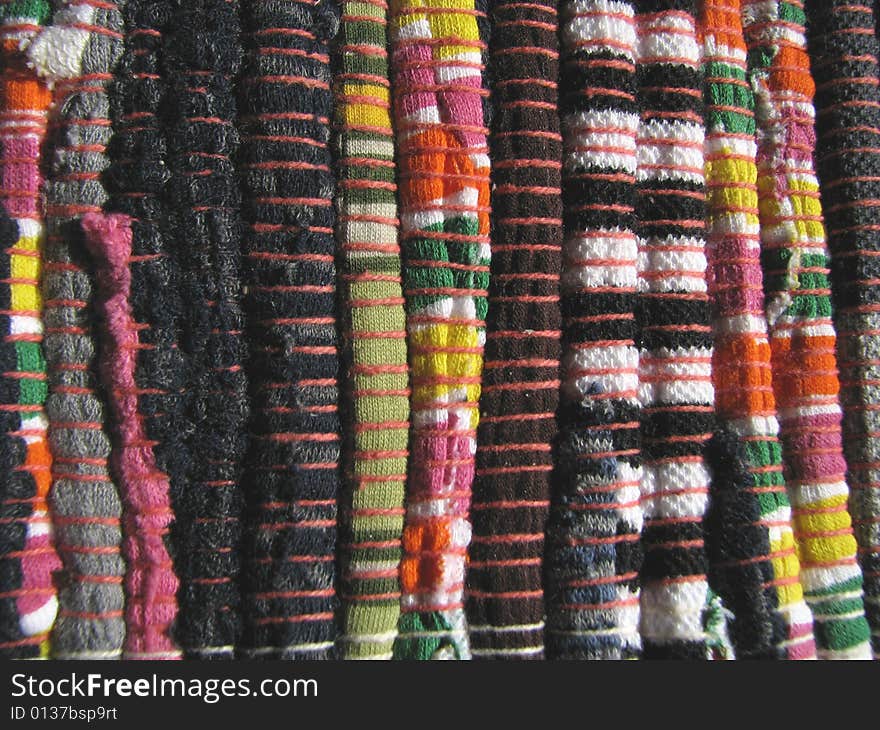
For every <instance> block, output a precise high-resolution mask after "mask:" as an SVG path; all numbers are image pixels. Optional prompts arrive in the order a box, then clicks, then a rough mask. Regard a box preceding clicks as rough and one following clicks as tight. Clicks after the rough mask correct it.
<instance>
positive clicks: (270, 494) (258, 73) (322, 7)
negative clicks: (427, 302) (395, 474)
mask: <svg viewBox="0 0 880 730" xmlns="http://www.w3.org/2000/svg"><path fill="white" fill-rule="evenodd" d="M242 12H243V16H242V21H243V29H244V33H245V48H246V53H245V62H244V68H243V71H242V74H241V77H240V80H239V90H240V103H239V112H240V125H241V134H242V144H241V150H240V154H239V165H240V171H241V173H240V175H241V182H242V185H243V200H242V217H243V219H244V223H245V231H244V239H243V242H242V247H243V258H242V267H243V278H244V282H245V285H246V287H247V293H246V295H245V297H244V307H245V315H246V318H247V325H246V326H247V334H248V341H249V346H250V361H249V363H248V379H249V381H250V392H251V398H252V404H251V405H252V417H251V420H250V425H249V430H250V436H251V444H250V448H249V451H248V454H247V460H246V469H245V481H244V488H245V493H246V498H247V513H246V519H247V524H246V541H245V544H244V556H243V560H244V566H243V575H242V579H243V580H242V586H243V591H244V596H243V601H244V603H243V619H244V627H243V629H244V631H243V635H242V642H241V650H240V653H241V655H242V656H244V657H253V658H266V659H328V658H332V657H333V656H334V642H335V640H336V635H337V628H336V623H335V612H336V607H337V602H336V590H335V578H336V572H335V549H336V505H337V499H338V496H339V487H340V468H339V460H340V437H339V433H340V430H341V428H340V420H339V412H338V401H339V393H338V386H337V378H338V370H339V362H338V352H337V341H336V318H335V314H336V308H335V307H336V267H335V263H334V253H335V242H334V237H333V231H334V223H335V214H334V209H333V195H334V192H335V191H334V179H333V174H332V171H331V168H330V162H331V160H330V152H329V149H328V142H329V136H330V129H329V124H330V113H331V103H332V94H331V90H330V66H329V56H328V51H327V43H328V41H329V40H330V39H332V38H333V36H334V35H335V33H336V30H337V27H338V22H339V20H338V16H337V8H336V6H335V3H333V2H318V3H315V2H312V1H311V0H294V1H293V2H280V1H278V0H270V1H269V2H266V0H244V2H242Z"/></svg>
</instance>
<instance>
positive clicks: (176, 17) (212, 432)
mask: <svg viewBox="0 0 880 730" xmlns="http://www.w3.org/2000/svg"><path fill="white" fill-rule="evenodd" d="M238 11H239V7H238V3H237V2H236V1H235V0H175V2H173V3H172V12H171V16H170V23H169V26H168V31H167V33H165V34H164V36H163V40H164V46H163V54H162V66H161V69H162V73H163V74H164V75H165V77H166V79H167V84H168V88H167V92H166V93H167V96H166V99H165V102H164V106H163V108H164V114H163V115H162V117H161V121H163V122H164V124H165V133H166V135H167V144H168V155H167V158H166V169H167V170H168V172H169V179H168V183H167V185H166V187H165V191H164V192H165V200H166V206H167V207H166V210H167V220H166V221H165V222H166V225H167V228H166V231H167V234H166V245H167V250H168V253H169V255H170V256H171V257H172V259H173V260H174V262H175V265H176V267H177V269H178V275H179V279H178V282H179V287H180V296H181V300H182V305H183V306H182V310H181V316H180V319H179V327H180V341H179V347H180V349H181V350H182V351H183V353H184V356H185V358H186V361H187V370H186V377H187V380H186V384H185V386H184V393H183V408H184V412H185V414H186V417H187V421H188V423H189V424H190V427H191V429H192V430H191V432H190V433H188V434H187V438H186V444H187V447H188V451H189V454H190V461H189V464H188V465H187V467H188V471H187V479H186V481H185V485H186V488H185V489H177V488H176V485H175V484H174V483H172V491H171V498H172V507H173V509H174V523H173V524H172V526H171V539H172V543H173V557H174V566H175V570H176V572H177V575H178V577H179V578H180V591H179V594H178V604H179V611H180V612H179V615H178V620H177V624H176V626H175V628H174V637H175V639H176V641H177V643H178V644H179V646H180V648H181V649H182V650H183V651H184V656H185V657H186V658H199V659H208V660H219V659H232V658H233V656H234V650H235V644H236V641H237V639H238V636H239V633H240V589H239V584H238V575H239V567H240V550H241V520H242V510H243V508H244V491H243V487H242V484H241V476H242V468H243V463H242V462H243V459H244V453H245V450H246V448H247V441H248V439H247V428H246V426H247V419H248V415H249V404H248V396H247V381H246V378H245V372H244V369H243V363H244V358H245V352H246V345H245V339H244V333H243V329H244V316H243V314H242V311H241V274H240V265H239V260H240V257H241V253H240V246H241V221H240V217H239V205H240V200H241V196H240V192H239V185H238V178H237V177H236V174H235V170H234V168H233V163H232V156H233V155H235V154H236V153H237V150H238V141H239V133H238V130H237V129H236V127H235V125H234V122H235V119H236V100H235V93H234V89H233V80H234V78H235V75H236V74H237V73H238V71H239V68H240V65H241V56H242V49H241V45H240V35H241V33H240V30H241V27H240V21H239V17H238Z"/></svg>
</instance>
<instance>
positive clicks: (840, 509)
mask: <svg viewBox="0 0 880 730" xmlns="http://www.w3.org/2000/svg"><path fill="white" fill-rule="evenodd" d="M803 24H804V14H803V9H802V6H801V4H800V3H799V2H796V0H791V1H788V0H783V1H781V2H779V1H776V0H774V1H773V2H764V1H763V0H762V1H761V2H752V1H748V0H746V1H744V2H743V26H744V30H745V37H746V41H747V45H748V48H749V54H750V57H749V75H750V82H751V84H752V87H753V88H754V89H755V101H756V111H757V120H758V129H757V142H758V156H757V164H758V197H759V208H760V219H761V244H762V264H763V267H764V277H765V278H764V288H765V296H766V306H765V309H766V312H767V324H768V326H769V335H770V348H771V353H772V365H773V390H774V393H775V395H776V400H777V403H778V405H779V418H780V424H781V436H782V443H783V457H784V464H785V467H786V477H787V484H788V490H789V498H790V499H791V502H792V507H793V514H794V530H795V537H796V539H797V542H798V550H799V556H800V559H801V568H802V570H801V580H802V581H803V586H804V591H805V596H806V599H807V603H808V604H809V606H810V608H811V609H812V611H813V619H814V634H815V638H816V646H817V651H818V655H819V657H820V658H858V657H869V656H870V645H869V642H868V638H869V632H868V626H867V623H866V621H865V617H864V611H863V608H862V576H861V571H860V569H859V566H858V563H857V562H856V542H855V538H854V537H853V534H852V528H851V523H850V516H849V512H848V511H847V496H848V491H849V490H848V489H847V485H846V479H845V469H846V464H845V462H844V460H843V454H842V451H841V434H840V422H841V410H840V404H839V401H838V390H839V383H838V379H837V364H836V359H835V354H834V349H835V334H834V328H833V326H832V323H831V301H830V296H829V282H828V252H827V249H826V246H825V231H824V227H823V225H822V217H821V216H822V208H821V205H820V203H819V191H818V183H817V181H816V177H815V174H814V172H813V161H812V153H813V148H814V145H815V134H814V130H813V124H814V109H813V104H812V100H813V93H814V84H813V80H812V78H811V77H810V74H809V59H808V57H807V54H806V41H805V38H804V29H803Z"/></svg>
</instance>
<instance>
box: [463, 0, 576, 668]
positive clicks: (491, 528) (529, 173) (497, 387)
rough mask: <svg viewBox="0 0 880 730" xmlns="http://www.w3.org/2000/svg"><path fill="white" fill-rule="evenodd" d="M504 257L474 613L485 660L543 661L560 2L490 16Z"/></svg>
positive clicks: (486, 416) (483, 402)
mask: <svg viewBox="0 0 880 730" xmlns="http://www.w3.org/2000/svg"><path fill="white" fill-rule="evenodd" d="M489 18H490V21H491V24H492V29H493V30H492V37H491V39H490V43H489V57H490V60H489V66H490V68H489V76H490V78H491V82H492V83H491V91H492V93H493V95H494V98H493V102H492V103H493V120H492V131H491V134H490V150H491V155H492V160H493V165H492V175H493V180H494V188H493V191H492V210H493V211H494V216H495V218H494V224H493V230H492V263H491V267H490V286H489V313H488V318H487V321H486V352H485V362H484V364H483V381H482V392H481V395H480V426H479V429H478V431H477V455H476V474H475V479H474V495H473V506H472V511H473V538H472V540H471V545H470V550H469V556H468V573H467V618H468V632H469V636H470V644H471V653H472V655H473V656H474V658H476V659H542V658H543V657H544V589H543V585H542V572H541V565H542V558H543V553H544V525H545V523H546V521H547V507H548V502H549V492H550V477H551V472H552V469H553V457H552V448H553V443H554V441H555V439H556V406H557V404H558V401H559V354H560V342H559V340H560V329H561V322H560V320H561V317H560V310H559V275H560V271H561V269H562V195H561V193H562V191H561V189H560V170H561V166H562V164H561V158H562V137H561V135H560V133H559V111H558V109H557V96H558V88H557V83H556V82H557V78H558V76H559V41H558V40H557V30H558V27H557V18H556V3H554V2H547V1H544V0H540V1H539V2H535V3H522V2H517V1H516V0H499V1H498V2H496V3H494V4H493V5H492V6H491V11H490V15H489Z"/></svg>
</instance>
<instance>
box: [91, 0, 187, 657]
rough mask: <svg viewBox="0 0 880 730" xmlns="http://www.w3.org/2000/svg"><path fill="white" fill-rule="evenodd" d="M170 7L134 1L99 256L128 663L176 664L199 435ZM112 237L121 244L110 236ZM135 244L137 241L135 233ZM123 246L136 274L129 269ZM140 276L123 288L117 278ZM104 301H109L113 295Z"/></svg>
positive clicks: (114, 96) (115, 109) (118, 80)
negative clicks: (165, 41) (168, 89)
mask: <svg viewBox="0 0 880 730" xmlns="http://www.w3.org/2000/svg"><path fill="white" fill-rule="evenodd" d="M170 11H171V7H170V4H169V3H168V2H167V0H159V1H156V0H127V2H126V3H125V6H124V9H123V18H124V21H125V39H124V49H123V54H122V58H121V60H120V63H119V68H118V70H117V73H116V76H115V82H114V83H113V84H112V85H111V87H110V89H109V92H110V93H109V95H110V109H111V118H112V120H113V136H112V138H111V140H110V145H109V147H108V154H109V156H110V161H111V165H110V167H109V168H108V170H107V175H106V184H107V190H108V192H109V193H110V200H109V201H108V204H107V208H108V210H110V211H113V212H115V213H120V214H123V215H124V217H123V218H120V217H111V218H110V219H109V221H110V222H109V223H102V222H101V221H100V219H97V220H96V221H95V226H96V229H95V235H96V240H95V243H94V244H93V245H94V247H95V248H94V250H95V251H96V252H97V253H98V254H99V256H100V258H99V260H100V261H102V262H103V264H102V268H103V269H104V271H105V273H104V278H105V279H106V280H107V285H108V288H109V289H110V293H113V292H115V293H116V297H117V298H116V299H115V305H114V306H112V307H111V308H110V311H111V312H113V313H115V315H116V316H117V317H119V318H120V320H119V321H116V322H114V327H113V329H112V330H108V331H107V333H106V335H107V336H108V337H109V338H110V339H109V341H108V342H107V343H106V344H104V345H103V347H102V351H104V350H107V352H102V358H103V359H104V360H105V363H106V364H105V365H104V368H103V369H102V371H101V372H102V376H103V386H104V389H105V392H107V394H108V400H109V401H110V404H111V406H112V409H113V413H114V427H113V452H112V460H113V464H114V465H115V466H114V468H115V472H114V476H115V477H116V479H117V484H118V486H119V491H120V496H121V497H122V503H123V533H124V548H125V551H124V554H125V557H126V560H127V561H128V568H127V572H126V579H125V588H126V605H125V626H126V637H125V647H124V652H123V657H124V658H127V659H178V658H180V656H181V654H180V650H179V648H178V646H177V644H176V642H175V641H174V637H173V636H172V635H171V631H172V629H173V627H174V625H175V622H176V620H177V615H178V606H177V590H178V588H179V585H180V582H179V580H178V578H177V575H176V573H175V571H174V565H173V564H172V562H171V558H172V556H171V555H170V554H169V550H168V545H169V544H170V538H169V535H168V532H169V525H170V524H171V521H172V519H173V517H174V515H173V512H172V505H171V501H172V495H171V492H172V491H174V490H177V491H180V492H183V491H185V490H186V486H187V485H186V481H185V480H186V466H187V464H188V461H189V453H188V450H187V448H186V445H185V444H184V442H183V438H184V434H186V433H187V432H188V431H189V430H190V426H189V423H188V421H187V418H186V417H185V415H184V413H183V410H182V391H183V389H184V384H185V382H186V375H187V369H186V359H185V358H184V356H183V353H182V352H181V349H180V348H179V347H178V333H177V327H178V322H179V317H180V313H181V301H180V289H179V277H178V270H177V266H176V265H175V263H174V261H173V260H172V259H171V256H170V255H169V253H168V249H167V247H166V243H165V237H164V236H163V231H162V225H163V224H164V221H166V220H167V218H168V213H167V210H166V206H165V204H164V201H163V199H162V195H161V194H162V191H163V187H164V185H165V183H166V182H167V180H168V170H167V167H166V164H165V156H166V141H165V135H164V133H163V131H162V128H161V126H160V124H159V120H158V117H157V111H158V109H159V107H160V104H161V103H162V102H163V99H164V94H165V88H164V86H165V85H164V81H163V78H162V76H161V75H160V71H161V68H160V59H161V47H162V35H163V32H165V30H166V29H167V24H168V22H169V19H170ZM108 236H110V239H112V240H105V239H107V237H108ZM129 236H130V242H129V240H128V237H129ZM120 247H123V248H125V247H130V251H131V254H130V256H128V257H126V258H124V260H123V263H125V264H127V267H128V272H127V273H126V272H125V271H121V270H119V269H118V268H117V267H118V266H119V265H120V262H119V260H118V259H117V258H112V257H114V256H119V255H121V254H120V253H119V248H120ZM128 275H130V282H127V283H124V286H123V283H121V282H119V281H117V280H116V278H114V277H122V279H125V278H126V276H128ZM105 297H106V294H105Z"/></svg>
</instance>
